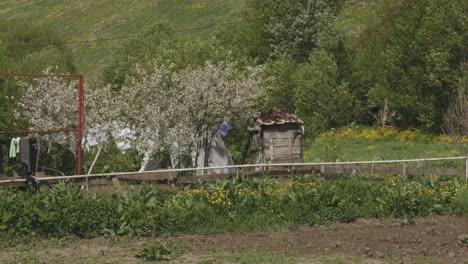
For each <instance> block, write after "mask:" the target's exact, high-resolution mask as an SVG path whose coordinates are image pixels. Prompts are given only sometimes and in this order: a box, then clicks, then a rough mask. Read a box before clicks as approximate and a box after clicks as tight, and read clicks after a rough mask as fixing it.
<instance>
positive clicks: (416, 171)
mask: <svg viewBox="0 0 468 264" xmlns="http://www.w3.org/2000/svg"><path fill="white" fill-rule="evenodd" d="M444 160H445V161H447V160H465V163H466V166H465V168H431V167H427V166H426V163H427V162H428V161H444ZM414 162H418V163H419V167H417V168H416V167H408V166H407V164H408V163H414ZM392 163H393V164H395V163H397V164H398V163H399V164H401V165H402V166H401V167H395V166H392V167H389V166H376V164H392ZM363 165H364V166H363ZM227 168H232V169H234V170H235V173H224V174H203V175H200V174H196V172H200V171H201V172H203V171H207V170H213V169H227ZM187 173H192V174H195V175H187ZM309 173H322V174H325V173H326V174H355V173H358V174H370V175H373V174H403V175H464V176H465V177H467V179H468V157H450V158H427V159H426V158H425V159H407V160H380V161H353V162H319V163H277V164H248V165H233V166H219V167H209V168H184V169H160V170H154V171H145V172H119V173H101V174H91V175H72V176H47V175H42V176H41V175H36V176H29V177H26V178H20V177H9V178H3V179H1V180H0V187H25V186H27V185H28V182H32V183H33V184H35V185H36V186H37V185H39V186H40V185H50V184H55V183H58V182H59V181H71V182H74V183H76V184H80V185H84V186H86V187H88V186H93V185H114V186H115V187H117V188H120V186H121V184H120V182H122V181H131V182H142V181H156V182H157V183H160V184H163V185H168V184H170V185H172V186H175V184H188V183H199V182H207V181H213V180H222V179H225V178H227V177H229V176H230V175H233V174H235V175H237V176H239V175H241V174H243V175H246V176H248V177H256V176H262V175H264V176H269V177H284V176H292V175H301V174H302V175H303V174H309Z"/></svg>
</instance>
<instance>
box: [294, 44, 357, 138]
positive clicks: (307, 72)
mask: <svg viewBox="0 0 468 264" xmlns="http://www.w3.org/2000/svg"><path fill="white" fill-rule="evenodd" d="M337 74H338V67H337V64H336V61H335V60H334V59H333V57H332V56H330V55H329V54H328V53H327V52H326V51H325V50H322V49H318V50H316V51H314V52H313V53H311V55H310V57H309V60H308V61H307V62H306V63H302V64H301V65H299V68H298V70H297V72H296V73H295V74H294V81H295V82H296V89H295V90H294V93H293V98H294V104H295V109H296V111H297V114H298V115H299V116H300V117H301V118H302V119H303V120H304V122H305V125H306V127H307V128H309V131H310V134H312V135H314V134H318V133H320V132H323V131H326V130H328V129H330V128H332V127H339V126H343V125H346V124H349V123H350V122H352V121H353V118H354V115H355V113H356V107H355V106H354V102H355V98H354V97H353V95H352V94H351V93H350V92H349V90H348V87H347V83H345V82H341V83H340V82H338V81H337Z"/></svg>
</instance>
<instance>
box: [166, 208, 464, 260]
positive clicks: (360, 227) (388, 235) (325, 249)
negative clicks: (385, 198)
mask: <svg viewBox="0 0 468 264" xmlns="http://www.w3.org/2000/svg"><path fill="white" fill-rule="evenodd" d="M460 234H468V218H466V217H465V218H463V217H447V216H438V217H431V218H420V219H417V220H416V221H415V223H414V224H402V223H401V221H400V220H397V219H389V220H376V219H371V220H367V219H360V220H358V221H356V222H354V223H350V224H334V225H322V226H313V227H305V228H298V229H294V230H290V231H287V232H274V233H262V234H239V235H203V236H184V237H180V238H176V239H175V240H176V241H185V242H187V241H190V243H191V244H192V246H193V251H192V252H193V253H198V254H208V253H209V248H210V247H209V246H210V245H216V246H217V247H221V248H225V249H230V248H236V247H237V248H239V247H242V248H245V247H252V248H261V249H263V250H268V251H275V252H294V253H298V254H299V255H315V254H324V253H326V254H329V253H332V254H345V255H349V254H351V255H359V256H360V257H362V258H371V259H381V260H389V261H392V262H395V261H396V262H397V263H414V262H415V261H416V262H418V263H424V262H419V261H418V260H424V259H430V258H434V259H438V260H445V261H446V263H464V262H467V263H468V244H461V243H460V242H459V241H458V236H459V235H460Z"/></svg>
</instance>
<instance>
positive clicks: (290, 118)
mask: <svg viewBox="0 0 468 264" xmlns="http://www.w3.org/2000/svg"><path fill="white" fill-rule="evenodd" d="M256 122H257V124H259V125H266V126H268V125H281V124H288V123H289V124H291V123H292V124H294V123H297V124H302V123H303V122H302V120H301V119H299V117H297V116H296V115H295V114H293V113H291V112H288V111H285V110H270V111H268V112H261V113H260V116H259V117H258V118H257V120H256Z"/></svg>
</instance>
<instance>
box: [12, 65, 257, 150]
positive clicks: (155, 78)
mask: <svg viewBox="0 0 468 264" xmlns="http://www.w3.org/2000/svg"><path fill="white" fill-rule="evenodd" d="M49 73H50V69H49V70H48V71H46V72H45V74H49ZM261 73H262V68H259V67H256V68H248V69H245V70H244V71H239V70H237V69H236V65H235V64H234V63H218V64H212V63H210V62H207V63H206V64H205V65H204V66H202V67H187V68H185V69H183V70H179V71H176V70H175V67H174V65H172V64H170V65H157V64H156V63H153V64H152V65H151V67H150V68H149V69H143V68H142V67H139V66H138V65H137V66H136V75H135V76H134V77H129V79H128V82H127V83H126V84H125V85H124V86H122V87H121V88H120V89H117V90H116V89H113V88H112V87H111V86H110V85H99V84H98V85H94V86H95V87H94V89H86V90H85V98H86V99H85V115H86V118H85V119H86V128H87V129H86V130H85V131H84V132H85V133H86V132H87V131H89V130H91V129H90V128H96V127H99V130H100V131H101V132H103V133H104V134H105V135H110V134H111V133H112V130H113V129H115V124H116V123H118V124H121V125H122V126H123V127H128V128H131V130H133V131H134V132H135V133H134V135H135V141H134V147H135V149H136V150H137V151H138V152H140V153H157V152H162V151H166V152H171V154H173V155H181V154H183V153H185V154H189V153H191V152H196V153H198V152H199V151H200V148H201V147H202V146H201V142H202V140H203V139H205V140H208V142H211V141H209V140H211V139H212V137H213V136H214V134H215V133H216V131H217V129H218V128H219V125H220V124H221V123H222V122H223V121H227V122H229V121H231V120H233V119H240V118H246V117H248V114H249V110H250V109H252V108H253V107H254V106H255V104H256V102H257V100H258V99H259V98H261V97H263V96H264V95H265V94H266V87H264V86H263V85H262V83H263V82H262V79H261V77H260V75H261ZM18 84H19V86H20V87H22V88H23V89H24V93H23V94H24V95H23V97H22V98H21V100H20V101H19V104H20V106H21V107H22V108H23V110H24V111H22V112H20V113H18V116H22V117H25V118H27V119H28V121H29V124H30V129H32V130H51V129H57V128H60V129H71V128H76V125H77V119H76V117H77V100H76V98H77V82H76V81H73V80H67V79H63V78H58V77H47V78H37V79H35V80H34V81H33V82H32V83H26V82H18ZM104 137H105V136H104ZM71 139H72V140H69V142H71V144H70V146H71V147H72V149H73V148H74V146H76V135H71ZM205 145H206V144H205ZM174 146H177V147H176V148H174ZM204 147H206V146H204Z"/></svg>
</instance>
